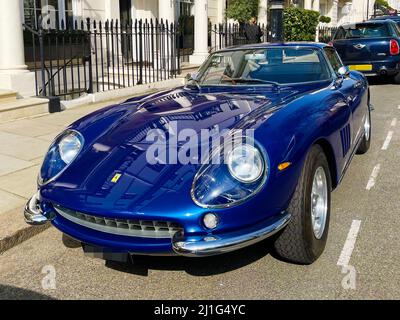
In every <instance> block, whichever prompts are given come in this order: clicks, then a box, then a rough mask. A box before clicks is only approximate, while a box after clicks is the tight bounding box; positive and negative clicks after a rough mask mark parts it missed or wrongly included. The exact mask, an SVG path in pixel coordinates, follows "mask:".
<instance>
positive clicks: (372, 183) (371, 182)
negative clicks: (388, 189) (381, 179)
mask: <svg viewBox="0 0 400 320" xmlns="http://www.w3.org/2000/svg"><path fill="white" fill-rule="evenodd" d="M379 171H381V165H380V164H378V165H376V167H375V168H374V170H372V173H371V176H370V178H369V181H368V184H367V188H366V189H367V190H368V191H369V190H371V189H372V188H373V187H374V186H375V183H376V178H378V175H379Z"/></svg>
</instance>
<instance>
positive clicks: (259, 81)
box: [230, 78, 280, 87]
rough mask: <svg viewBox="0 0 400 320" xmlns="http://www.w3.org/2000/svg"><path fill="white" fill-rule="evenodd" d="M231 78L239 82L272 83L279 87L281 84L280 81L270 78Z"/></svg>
mask: <svg viewBox="0 0 400 320" xmlns="http://www.w3.org/2000/svg"><path fill="white" fill-rule="evenodd" d="M230 80H232V81H235V82H239V83H263V84H270V85H273V86H275V87H279V86H280V84H279V83H278V82H275V81H268V80H263V79H245V78H232V79H230Z"/></svg>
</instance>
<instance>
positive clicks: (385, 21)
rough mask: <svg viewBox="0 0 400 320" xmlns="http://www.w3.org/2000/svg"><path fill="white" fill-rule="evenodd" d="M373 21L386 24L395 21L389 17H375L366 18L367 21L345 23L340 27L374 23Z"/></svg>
mask: <svg viewBox="0 0 400 320" xmlns="http://www.w3.org/2000/svg"><path fill="white" fill-rule="evenodd" d="M375 23H387V24H390V23H395V22H394V21H393V20H390V19H387V20H379V19H376V20H367V21H363V22H356V23H345V24H343V25H341V27H343V28H348V27H352V26H355V25H359V24H375Z"/></svg>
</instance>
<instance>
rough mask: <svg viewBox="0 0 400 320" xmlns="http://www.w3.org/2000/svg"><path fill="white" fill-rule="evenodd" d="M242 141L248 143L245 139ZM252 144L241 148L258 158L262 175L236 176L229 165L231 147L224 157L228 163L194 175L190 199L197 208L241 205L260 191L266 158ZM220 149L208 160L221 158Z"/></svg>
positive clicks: (266, 171) (265, 175)
mask: <svg viewBox="0 0 400 320" xmlns="http://www.w3.org/2000/svg"><path fill="white" fill-rule="evenodd" d="M243 139H246V141H249V139H248V138H245V137H243ZM251 142H252V143H250V144H246V143H245V144H242V145H241V146H243V147H244V148H248V150H254V154H255V155H256V156H259V157H260V158H259V159H260V161H261V162H260V163H261V167H262V170H261V172H260V173H259V174H256V175H254V176H253V178H252V179H248V180H247V179H241V178H240V177H239V176H238V175H237V174H235V173H234V168H233V166H232V165H229V161H230V160H229V159H230V158H231V159H232V154H233V153H234V152H235V149H236V148H235V147H234V148H233V149H232V150H231V151H230V152H229V154H228V156H227V160H228V161H227V162H228V163H224V162H223V161H222V162H221V164H206V165H203V166H202V167H201V168H200V170H199V171H198V173H197V174H196V176H195V178H194V181H193V184H192V189H191V197H192V200H193V201H194V203H196V205H198V206H200V207H202V208H206V209H223V208H230V207H234V206H238V205H240V204H242V203H243V202H245V201H247V200H249V199H250V198H252V197H254V196H255V195H256V194H257V193H259V192H260V191H261V189H262V188H263V187H264V186H265V184H266V182H267V180H268V176H269V168H270V166H269V157H268V154H267V152H266V151H265V149H264V148H263V147H262V146H261V145H259V144H258V143H257V142H256V141H251ZM239 148H240V146H239ZM222 149H223V147H220V148H217V149H216V150H214V151H213V152H212V154H211V155H210V159H213V157H215V156H216V154H219V155H221V158H224V157H223V152H221V151H223V150H222Z"/></svg>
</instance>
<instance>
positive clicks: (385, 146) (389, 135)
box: [382, 131, 394, 150]
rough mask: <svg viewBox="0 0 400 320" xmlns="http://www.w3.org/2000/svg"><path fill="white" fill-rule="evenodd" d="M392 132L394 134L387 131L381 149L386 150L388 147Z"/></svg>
mask: <svg viewBox="0 0 400 320" xmlns="http://www.w3.org/2000/svg"><path fill="white" fill-rule="evenodd" d="M393 134H394V132H393V131H389V133H388V135H387V137H386V140H385V142H384V143H383V146H382V150H387V149H389V145H390V142H391V141H392V138H393Z"/></svg>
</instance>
